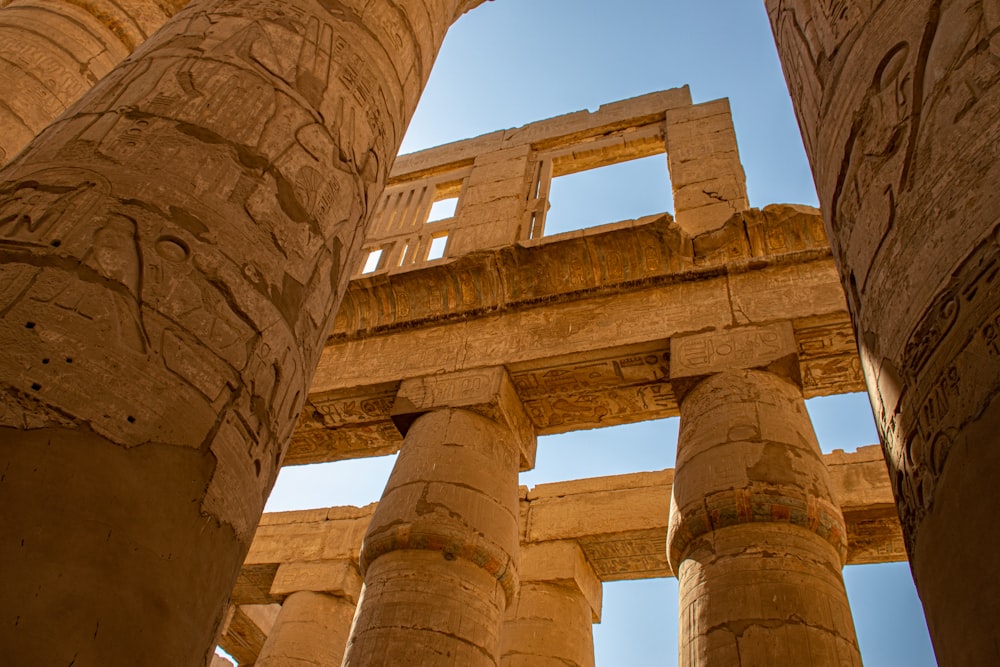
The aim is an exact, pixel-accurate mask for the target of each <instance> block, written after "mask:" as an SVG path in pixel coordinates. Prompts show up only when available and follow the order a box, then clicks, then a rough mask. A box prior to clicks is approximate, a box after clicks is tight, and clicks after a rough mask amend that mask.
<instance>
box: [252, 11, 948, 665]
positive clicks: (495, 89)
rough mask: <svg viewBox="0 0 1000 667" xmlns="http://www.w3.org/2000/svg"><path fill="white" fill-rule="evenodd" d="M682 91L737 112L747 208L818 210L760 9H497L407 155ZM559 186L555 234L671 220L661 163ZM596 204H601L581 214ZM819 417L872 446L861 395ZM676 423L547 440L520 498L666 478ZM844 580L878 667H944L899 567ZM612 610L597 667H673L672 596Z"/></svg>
mask: <svg viewBox="0 0 1000 667" xmlns="http://www.w3.org/2000/svg"><path fill="white" fill-rule="evenodd" d="M685 84H688V85H690V86H691V93H692V96H693V98H694V100H695V101H696V102H701V101H707V100H711V99H716V98H719V97H729V99H730V103H731V106H732V110H733V120H734V123H735V126H736V134H737V139H738V141H739V145H740V153H741V159H742V162H743V166H744V169H745V170H746V174H747V186H748V191H749V195H750V202H751V205H753V206H757V207H763V206H765V205H767V204H771V203H786V202H787V203H801V204H810V205H816V194H815V190H814V188H813V185H812V179H811V176H810V173H809V168H808V164H807V162H806V158H805V154H804V152H803V149H802V143H801V140H800V139H799V135H798V130H797V127H796V124H795V119H794V115H793V113H792V108H791V102H790V101H789V99H788V95H787V92H786V90H785V85H784V79H783V78H782V75H781V71H780V68H779V64H778V60H777V55H776V53H775V50H774V44H773V41H772V38H771V34H770V29H769V27H768V24H767V18H766V15H765V12H764V8H763V0H715V1H711V0H709V1H705V2H691V1H690V0H688V1H685V2H679V1H674V0H624V1H622V2H618V3H610V2H607V1H603V2H598V1H596V0H495V1H494V2H487V3H485V4H484V5H482V6H481V7H479V8H478V9H476V10H474V11H473V12H471V13H469V14H467V15H465V16H464V17H463V18H462V19H460V20H459V22H458V23H456V25H455V26H454V27H453V28H452V30H451V32H450V33H449V35H448V37H447V39H446V40H445V44H444V47H443V48H442V51H441V55H440V57H439V59H438V62H437V64H436V65H435V69H434V72H433V74H432V76H431V80H430V83H429V84H428V86H427V89H426V91H425V93H424V97H423V98H422V100H421V103H420V107H419V108H418V110H417V114H416V116H415V117H414V119H413V122H412V123H411V125H410V129H409V132H408V133H407V136H406V139H405V140H404V144H403V151H404V152H412V151H415V150H420V149H423V148H429V147H433V146H437V145H439V144H442V143H446V142H449V141H456V140H459V139H464V138H468V137H472V136H476V135H479V134H484V133H487V132H492V131H494V130H498V129H502V128H509V127H516V126H519V125H524V124H526V123H530V122H533V121H536V120H541V119H544V118H549V117H552V116H557V115H561V114H565V113H569V112H572V111H576V110H579V109H596V108H597V107H598V106H600V105H601V104H602V103H606V102H613V101H616V100H619V99H626V98H629V97H634V96H637V95H642V94H644V93H647V92H652V91H655V90H663V89H667V88H672V87H676V86H681V85H685ZM599 172H603V173H599ZM595 179H596V180H595ZM561 181H563V179H559V180H557V182H556V184H555V186H554V189H553V209H552V213H551V214H550V215H551V216H552V217H550V219H549V223H548V224H549V230H548V231H549V232H550V233H551V232H552V231H553V225H555V224H559V225H562V224H565V225H568V226H569V227H572V226H583V225H590V224H600V223H603V222H613V221H615V220H622V219H628V218H633V217H637V216H640V215H644V214H648V213H656V212H660V211H664V210H671V202H670V192H669V185H668V180H667V171H666V165H665V160H664V159H663V157H662V156H660V157H658V158H652V159H647V160H642V161H637V162H636V163H633V164H629V165H623V166H622V167H621V168H619V169H608V170H598V171H595V172H593V173H585V174H583V175H580V176H579V178H574V177H566V178H565V182H561ZM595 192H598V193H602V194H603V195H605V196H602V197H599V198H593V197H591V198H590V199H587V198H586V195H587V193H595ZM611 195H613V196H611ZM560 220H561V221H563V222H559V221H560ZM567 228H568V227H567ZM809 409H810V413H811V414H812V416H813V420H814V424H815V425H816V430H817V433H818V435H819V439H820V443H821V446H822V448H823V449H824V450H825V451H830V450H832V449H835V448H842V449H846V450H848V451H850V450H853V449H855V448H856V447H857V446H859V445H867V444H873V443H875V442H877V436H876V434H875V428H874V424H873V423H872V418H871V414H870V412H869V409H868V403H867V397H865V396H864V395H852V396H844V397H831V398H828V399H823V400H814V401H811V402H810V404H809ZM676 421H677V420H665V421H660V422H650V423H646V424H641V425H634V426H630V427H625V428H615V429H599V430H595V431H585V432H578V433H571V434H565V435H561V436H554V437H550V438H543V439H541V440H540V442H539V449H538V465H537V467H536V470H535V471H532V472H531V473H527V474H525V475H523V476H522V484H529V485H533V484H538V483H542V482H546V481H556V480H562V479H574V478H580V477H592V476H600V475H608V474H619V473H626V472H635V471H640V470H655V469H663V468H668V467H672V466H673V458H674V448H675V445H676V437H677V431H676V429H677V423H676ZM392 460H393V457H388V458H383V459H372V460H365V461H352V462H342V463H336V464H325V465H321V466H305V467H297V468H289V469H286V470H283V471H282V473H281V475H280V476H279V479H278V484H277V485H276V487H275V491H274V493H273V494H272V497H271V500H270V502H269V503H268V508H267V509H268V511H276V510H283V509H303V508H309V507H322V506H331V505H342V504H365V503H368V502H372V501H374V500H377V499H378V496H379V494H380V492H381V488H382V485H383V484H384V482H385V479H386V477H387V476H388V472H389V469H390V468H391V465H392ZM845 580H846V582H847V586H848V594H849V596H850V598H851V603H852V607H853V609H854V614H855V619H856V625H857V626H858V636H859V640H860V641H861V646H862V657H863V659H864V661H865V664H866V665H867V666H868V667H896V666H902V665H905V666H907V667H923V666H929V665H934V664H936V663H935V661H934V657H933V653H932V651H931V648H930V642H929V640H928V638H927V630H926V626H925V625H924V620H923V613H922V611H921V610H920V607H919V602H918V600H917V598H916V594H915V591H914V589H913V584H912V581H911V579H910V574H909V570H908V568H907V566H906V565H905V564H893V565H878V566H852V567H848V568H847V569H846V570H845ZM604 595H605V597H604V613H603V622H602V623H601V624H600V625H597V626H595V644H596V649H595V650H596V653H597V664H598V665H599V666H604V667H613V666H617V665H630V666H631V667H645V666H649V667H653V666H656V667H662V666H670V665H676V663H677V644H676V642H677V586H676V582H675V581H674V580H656V581H645V582H618V583H613V584H607V585H605V593H604Z"/></svg>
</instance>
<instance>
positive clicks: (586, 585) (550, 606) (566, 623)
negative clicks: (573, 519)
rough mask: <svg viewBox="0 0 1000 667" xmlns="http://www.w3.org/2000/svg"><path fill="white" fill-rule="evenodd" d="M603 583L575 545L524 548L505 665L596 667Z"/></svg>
mask: <svg viewBox="0 0 1000 667" xmlns="http://www.w3.org/2000/svg"><path fill="white" fill-rule="evenodd" d="M601 597H602V588H601V580H600V579H598V578H597V575H596V574H594V571H593V569H592V568H591V567H590V564H589V563H588V562H587V558H586V556H584V554H583V551H582V550H581V549H580V547H579V545H577V544H576V542H543V543H539V544H530V545H525V546H524V547H523V548H522V549H521V588H520V591H519V592H518V595H517V597H515V598H514V602H513V604H511V606H510V608H509V609H508V610H507V620H506V621H505V622H504V626H503V639H502V650H501V658H500V665H501V667H594V629H593V624H594V623H595V622H597V621H600V616H601Z"/></svg>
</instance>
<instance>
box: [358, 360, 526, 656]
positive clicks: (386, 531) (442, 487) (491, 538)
mask: <svg viewBox="0 0 1000 667" xmlns="http://www.w3.org/2000/svg"><path fill="white" fill-rule="evenodd" d="M393 413H394V416H393V419H394V420H395V421H396V423H397V425H398V426H399V427H400V431H402V432H403V433H404V434H405V439H404V441H403V446H402V448H401V449H400V454H399V458H398V460H397V461H396V465H395V467H394V468H393V471H392V474H391V475H390V477H389V482H388V483H387V484H386V488H385V492H384V493H383V494H382V499H381V501H380V502H379V505H378V509H376V511H375V515H374V516H373V517H372V522H371V524H370V526H369V528H368V533H367V534H366V536H365V540H364V544H363V545H362V547H361V567H362V572H363V573H364V577H365V590H364V593H363V594H362V599H361V602H360V603H359V606H358V614H357V618H356V619H355V622H354V629H353V630H352V633H351V640H350V643H349V644H348V648H347V655H346V656H345V658H344V665H345V667H346V666H348V665H351V666H357V667H367V666H368V665H383V664H398V665H406V664H411V665H421V667H435V666H438V665H440V666H442V667H443V666H445V665H463V667H479V666H482V667H487V666H489V667H494V666H495V665H496V664H497V661H498V660H499V655H500V633H501V628H502V625H503V617H504V611H505V609H506V607H507V605H509V604H510V602H511V600H512V599H513V597H514V595H515V593H516V590H517V585H518V572H517V559H518V495H517V494H518V487H517V473H518V467H519V463H520V460H521V457H522V455H523V453H524V452H529V451H530V452H532V454H531V455H532V456H533V449H534V442H535V436H534V431H533V429H532V426H531V422H530V421H529V420H528V417H527V415H526V414H525V413H524V411H523V408H522V407H521V404H520V401H519V399H518V398H517V393H516V391H515V390H514V387H513V385H512V384H511V382H510V380H509V379H508V377H507V373H506V371H505V370H504V369H503V368H489V369H482V370H475V371H462V372H458V373H453V374H448V375H435V376H430V377H427V378H422V379H416V380H406V381H404V382H403V383H402V385H401V386H400V389H399V394H398V396H397V398H396V404H395V406H394V408H393Z"/></svg>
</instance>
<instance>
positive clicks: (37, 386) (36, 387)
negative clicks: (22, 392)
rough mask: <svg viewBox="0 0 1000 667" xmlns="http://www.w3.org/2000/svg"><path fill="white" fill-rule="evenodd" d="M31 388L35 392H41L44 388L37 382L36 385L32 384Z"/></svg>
mask: <svg viewBox="0 0 1000 667" xmlns="http://www.w3.org/2000/svg"><path fill="white" fill-rule="evenodd" d="M31 388H32V389H33V390H34V391H38V390H40V389H41V388H42V385H40V384H38V383H37V382H34V383H32V385H31Z"/></svg>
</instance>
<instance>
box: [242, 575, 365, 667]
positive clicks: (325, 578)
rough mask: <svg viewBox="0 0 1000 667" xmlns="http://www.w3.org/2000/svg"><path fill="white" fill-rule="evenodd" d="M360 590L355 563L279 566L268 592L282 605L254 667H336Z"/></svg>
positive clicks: (349, 630) (344, 645) (349, 628)
mask: <svg viewBox="0 0 1000 667" xmlns="http://www.w3.org/2000/svg"><path fill="white" fill-rule="evenodd" d="M361 585H362V582H361V576H360V575H359V574H358V571H357V563H355V562H348V561H343V560H319V561H310V562H304V563H283V564H281V565H280V566H279V567H278V571H277V572H276V573H275V575H274V581H273V583H272V585H271V591H270V592H271V594H272V595H277V596H283V597H284V600H283V601H282V603H281V611H280V612H278V616H277V618H276V619H275V621H274V625H273V626H272V627H271V629H270V630H269V632H268V634H267V641H265V642H264V646H263V647H262V648H261V651H260V655H259V656H258V657H257V660H256V661H255V662H254V665H255V667H306V666H313V667H315V666H317V665H332V666H333V667H338V666H339V665H340V663H341V661H342V660H343V659H344V648H345V647H346V646H347V638H348V636H349V635H350V633H351V622H352V621H353V619H354V611H355V608H356V607H357V602H358V598H359V597H360V595H361Z"/></svg>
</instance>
